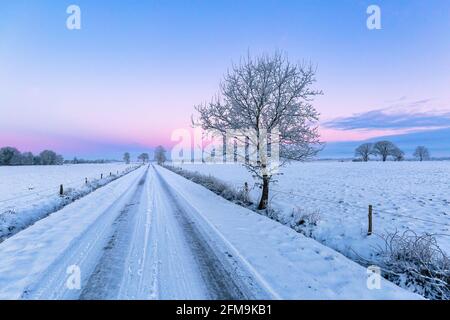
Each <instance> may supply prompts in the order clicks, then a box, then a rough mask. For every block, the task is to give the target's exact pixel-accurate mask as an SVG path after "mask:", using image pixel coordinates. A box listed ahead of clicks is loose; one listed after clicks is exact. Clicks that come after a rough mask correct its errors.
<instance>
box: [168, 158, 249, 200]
mask: <svg viewBox="0 0 450 320" xmlns="http://www.w3.org/2000/svg"><path fill="white" fill-rule="evenodd" d="M164 167H165V168H166V169H169V170H171V171H173V172H175V173H177V174H179V175H180V176H183V177H185V178H186V179H188V180H191V181H192V182H195V183H198V184H199V185H202V186H204V187H205V188H206V189H208V190H211V191H212V192H214V193H215V194H217V195H219V196H221V197H222V198H225V199H227V200H229V201H232V202H235V203H237V204H241V205H244V206H249V205H251V204H252V203H251V201H250V198H249V195H248V190H245V188H243V189H242V190H236V189H235V188H233V187H232V186H230V185H228V184H227V183H225V182H223V181H222V180H219V179H217V178H215V177H213V176H211V175H203V174H201V173H198V172H192V171H186V170H183V169H181V168H180V167H175V166H168V165H166V166H164Z"/></svg>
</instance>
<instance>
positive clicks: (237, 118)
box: [193, 53, 322, 210]
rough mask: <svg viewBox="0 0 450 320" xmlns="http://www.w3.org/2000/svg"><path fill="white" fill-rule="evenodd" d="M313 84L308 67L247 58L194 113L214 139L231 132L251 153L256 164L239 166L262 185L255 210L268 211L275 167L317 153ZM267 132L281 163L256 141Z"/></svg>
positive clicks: (313, 74)
mask: <svg viewBox="0 0 450 320" xmlns="http://www.w3.org/2000/svg"><path fill="white" fill-rule="evenodd" d="M315 82H316V69H315V67H314V66H312V65H311V64H296V63H292V62H290V61H289V60H288V59H287V57H286V56H284V55H283V54H280V53H275V54H273V55H262V56H259V57H256V58H252V57H249V58H247V59H242V60H241V63H240V64H237V65H233V66H232V67H231V69H230V70H229V71H228V72H227V73H226V74H225V77H224V80H223V81H222V84H221V86H220V94H219V96H218V97H217V98H215V99H213V100H212V101H211V102H209V103H205V104H202V105H199V106H197V107H196V108H195V109H196V111H197V112H198V114H199V119H198V120H196V121H195V120H194V121H193V122H194V124H195V125H197V126H200V127H201V128H202V129H203V130H207V131H209V132H211V133H212V134H215V135H217V136H220V135H223V136H226V135H227V133H228V132H229V131H230V130H233V136H234V137H235V138H236V139H237V140H238V139H240V143H242V144H246V145H247V146H249V148H247V149H249V150H255V154H256V155H257V158H258V161H245V162H244V161H243V163H242V164H243V166H244V167H245V168H246V169H247V170H248V171H249V172H251V173H252V174H253V176H254V177H255V178H257V179H258V180H259V181H261V185H262V188H261V197H260V201H259V205H258V209H259V210H262V209H266V208H267V205H268V201H269V185H270V182H271V181H272V180H273V177H274V175H275V174H276V172H278V169H279V167H281V166H283V165H285V164H287V163H288V162H289V161H290V160H295V161H305V160H307V159H309V158H311V157H312V156H314V155H316V154H317V152H318V151H319V148H317V146H318V145H320V140H319V133H318V129H317V125H316V124H317V120H318V117H319V114H318V112H317V111H316V109H315V108H314V106H313V105H312V101H313V99H314V98H315V96H317V95H321V94H322V92H321V91H320V90H316V89H314V88H313V86H314V83H315ZM249 130H251V131H252V134H251V135H252V137H251V138H250V137H249ZM266 132H267V133H269V134H273V137H271V138H274V139H275V140H276V141H277V145H278V146H279V148H278V149H279V157H277V158H279V160H280V161H276V160H275V161H272V159H270V158H269V156H268V152H266V151H267V150H268V149H270V150H271V142H270V143H267V142H266V141H261V138H263V139H264V136H265V133H266ZM254 137H256V138H254ZM271 141H272V140H271Z"/></svg>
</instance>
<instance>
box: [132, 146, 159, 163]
mask: <svg viewBox="0 0 450 320" xmlns="http://www.w3.org/2000/svg"><path fill="white" fill-rule="evenodd" d="M137 159H138V160H139V161H142V163H147V162H149V161H150V156H149V154H148V153H146V152H144V153H141V154H140V155H139V156H138V157H137ZM154 160H155V161H157V162H158V164H163V163H164V162H165V161H166V160H167V157H166V149H164V147H163V146H157V147H156V148H155V154H154ZM123 161H124V162H125V163H126V164H129V163H130V162H131V155H130V153H129V152H125V153H124V154H123Z"/></svg>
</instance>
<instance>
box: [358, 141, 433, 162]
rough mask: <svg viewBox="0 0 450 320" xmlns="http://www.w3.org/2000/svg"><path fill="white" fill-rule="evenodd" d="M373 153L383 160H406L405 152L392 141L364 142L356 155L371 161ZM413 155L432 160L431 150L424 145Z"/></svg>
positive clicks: (360, 158)
mask: <svg viewBox="0 0 450 320" xmlns="http://www.w3.org/2000/svg"><path fill="white" fill-rule="evenodd" d="M371 155H374V156H378V157H380V159H381V160H382V161H383V162H385V161H387V160H388V159H389V158H391V159H392V160H394V161H403V160H405V153H404V152H403V151H402V150H401V149H400V148H399V147H397V146H396V145H395V144H394V143H393V142H391V141H378V142H376V143H363V144H362V145H360V146H359V147H358V148H356V150H355V157H357V159H358V160H360V161H364V162H367V161H369V160H370V156H371ZM412 155H413V157H414V158H415V159H417V160H419V161H424V160H430V152H429V151H428V149H427V148H426V147H424V146H418V147H417V148H416V150H415V151H414V153H413V154H412Z"/></svg>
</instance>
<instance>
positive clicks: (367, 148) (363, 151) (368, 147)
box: [355, 143, 373, 162]
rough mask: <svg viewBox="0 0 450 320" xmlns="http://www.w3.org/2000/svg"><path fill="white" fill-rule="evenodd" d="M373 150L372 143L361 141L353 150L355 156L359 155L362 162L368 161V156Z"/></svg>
mask: <svg viewBox="0 0 450 320" xmlns="http://www.w3.org/2000/svg"><path fill="white" fill-rule="evenodd" d="M372 152H373V144H372V143H363V144H362V145H360V146H359V147H358V148H356V150H355V157H361V159H362V160H363V161H364V162H367V161H369V156H370V155H371V154H372Z"/></svg>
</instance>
